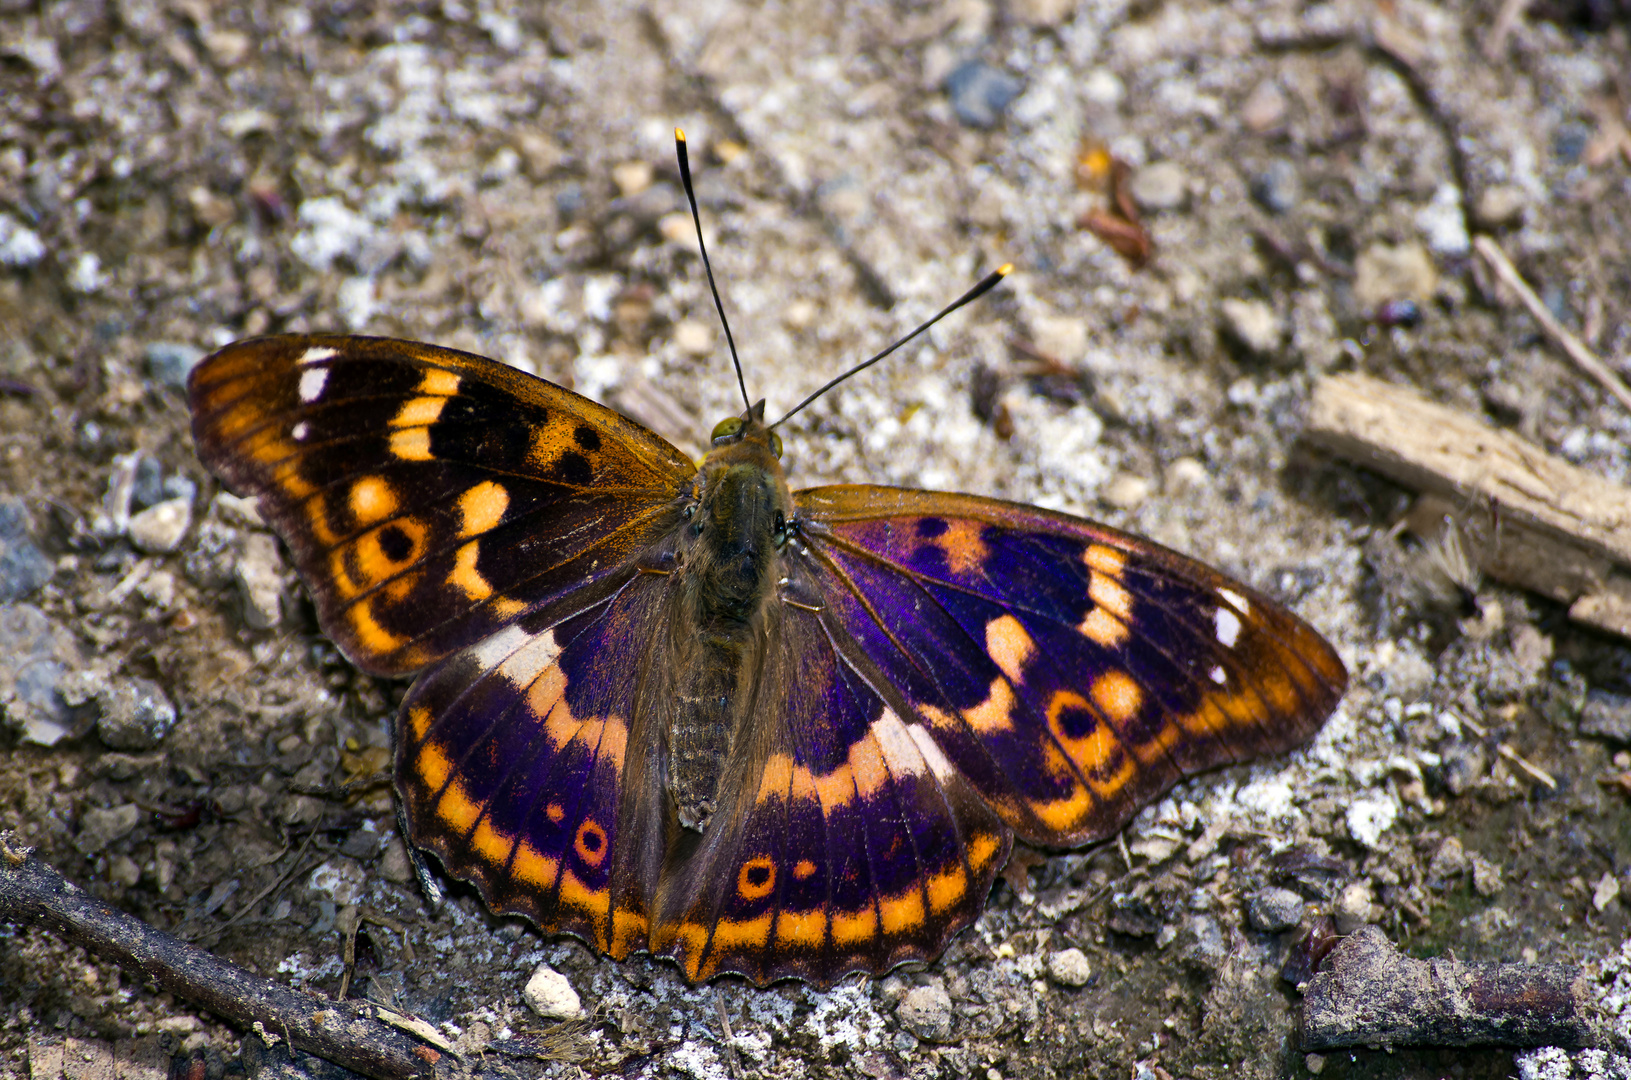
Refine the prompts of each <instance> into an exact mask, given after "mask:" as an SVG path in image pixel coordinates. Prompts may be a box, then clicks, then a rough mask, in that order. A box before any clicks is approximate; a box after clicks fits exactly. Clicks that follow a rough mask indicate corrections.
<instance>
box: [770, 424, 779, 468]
mask: <svg viewBox="0 0 1631 1080" xmlns="http://www.w3.org/2000/svg"><path fill="white" fill-rule="evenodd" d="M770 452H771V453H772V454H775V455H776V460H777V461H780V460H781V459H782V437H781V436H780V435H777V434H776V433H775V432H774V431H772V432H771V433H770Z"/></svg>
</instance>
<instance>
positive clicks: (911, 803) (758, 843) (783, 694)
mask: <svg viewBox="0 0 1631 1080" xmlns="http://www.w3.org/2000/svg"><path fill="white" fill-rule="evenodd" d="M769 629H770V634H769V638H768V640H769V650H770V651H769V654H768V655H767V657H766V660H765V667H764V672H763V675H762V676H761V679H760V683H759V695H760V697H759V701H758V705H757V708H756V709H755V717H756V720H755V723H754V725H753V730H752V731H751V732H749V733H748V735H747V737H748V738H750V739H752V743H751V744H750V745H748V746H746V747H744V748H742V749H743V750H744V752H743V753H741V754H740V755H738V756H737V764H738V766H739V769H738V771H737V773H736V774H735V775H728V776H727V778H726V783H724V784H722V785H721V791H722V793H728V794H729V801H727V802H724V803H723V804H722V805H721V808H720V810H719V812H718V813H717V814H716V815H715V817H714V823H713V824H711V825H710V827H709V833H708V835H706V836H704V837H696V836H694V835H688V836H686V837H684V838H683V841H684V843H683V844H682V845H681V847H680V848H679V849H677V850H676V852H675V853H674V858H673V860H672V861H671V864H670V872H669V873H668V874H667V875H666V877H665V881H664V886H663V889H662V891H661V894H660V896H659V898H658V901H657V905H656V908H655V911H656V917H655V921H654V923H653V928H652V950H653V951H654V952H658V953H662V954H666V955H669V956H672V957H674V958H675V959H677V960H678V961H679V962H680V965H681V966H682V967H683V968H684V970H685V972H686V974H687V975H689V976H690V977H691V978H693V979H702V978H708V977H711V976H713V975H716V974H720V973H722V972H736V973H739V974H743V975H746V976H748V977H749V978H750V979H752V980H753V981H755V982H757V983H760V984H763V983H766V982H769V981H771V980H773V979H777V978H783V977H787V976H797V977H799V978H803V979H808V980H810V981H811V982H814V983H817V984H820V985H828V984H830V983H832V982H833V981H835V980H836V979H838V978H840V977H842V976H843V975H845V974H848V973H849V972H852V971H869V972H874V973H882V972H884V971H887V970H889V969H890V968H892V967H894V966H895V965H897V964H899V963H902V962H904V961H906V960H913V959H926V958H930V957H933V956H936V955H938V954H939V952H940V951H941V950H942V949H943V948H944V947H945V944H946V941H947V939H948V938H949V937H950V936H951V935H952V934H953V933H955V932H956V931H957V930H958V929H959V928H960V927H962V926H964V925H966V924H967V923H968V922H970V921H971V920H972V919H974V917H975V916H977V915H978V914H979V911H980V907H981V905H982V904H983V903H984V901H985V896H986V893H987V891H989V889H990V885H991V880H992V878H993V877H994V875H995V874H996V872H997V871H998V869H1000V868H1001V866H1002V864H1003V863H1004V862H1005V861H1006V858H1007V855H1008V850H1009V845H1010V842H1011V833H1010V832H1009V830H1008V829H1007V828H1005V827H1004V826H1003V824H1002V822H1001V821H1000V820H999V819H998V818H997V816H996V815H995V814H994V813H992V811H991V810H990V809H989V808H988V807H987V806H986V805H985V804H984V803H983V802H982V800H981V799H980V797H979V795H978V794H977V792H975V790H974V789H973V788H972V787H971V786H970V785H969V784H968V783H967V782H966V781H965V780H964V779H963V778H962V777H961V776H960V775H958V773H957V771H956V770H955V769H954V768H953V767H952V766H951V765H950V763H949V762H948V761H947V760H946V759H945V757H944V755H942V754H941V753H940V752H939V750H938V748H937V747H936V745H935V743H934V742H933V740H932V739H926V738H924V737H923V734H922V732H921V728H920V727H918V729H917V730H913V729H914V727H917V725H915V724H914V723H913V722H912V720H911V718H910V717H909V716H908V715H907V714H905V713H902V712H901V711H900V708H901V705H900V699H899V696H898V695H897V694H895V693H894V692H893V691H892V689H891V688H890V687H889V686H887V685H883V684H879V683H878V682H877V681H876V680H875V678H874V677H873V675H874V673H873V672H872V669H871V665H869V664H868V663H867V661H866V659H865V658H864V657H863V656H861V655H859V654H858V653H856V652H855V651H854V648H853V643H852V641H851V640H850V639H849V638H848V637H847V636H844V635H841V636H834V635H833V634H831V633H830V631H829V628H828V626H827V625H825V622H824V618H823V615H822V613H821V612H819V611H815V610H812V609H810V608H807V607H802V606H799V605H797V604H783V605H782V606H781V609H780V612H779V613H773V614H772V616H771V623H770V627H769Z"/></svg>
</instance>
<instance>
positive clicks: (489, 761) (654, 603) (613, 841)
mask: <svg viewBox="0 0 1631 1080" xmlns="http://www.w3.org/2000/svg"><path fill="white" fill-rule="evenodd" d="M648 557H649V559H650V562H651V565H653V566H655V565H658V564H660V563H664V562H667V561H668V560H665V559H664V558H663V557H662V555H661V554H660V553H659V552H649V553H648ZM670 585H671V578H670V577H669V576H668V575H663V574H653V573H641V572H639V571H638V570H635V571H633V572H632V573H625V574H624V575H622V579H621V582H620V585H619V587H618V588H617V589H616V590H615V591H614V592H613V593H612V594H611V595H610V596H609V597H607V598H604V599H600V600H598V601H596V602H595V603H592V604H590V605H588V606H587V607H585V608H584V609H582V610H580V611H576V612H574V613H573V614H571V615H569V616H568V617H566V618H565V619H563V620H561V621H559V622H556V623H554V624H553V625H549V624H547V622H546V620H544V619H542V618H534V617H524V618H522V619H521V620H519V621H518V622H516V623H514V624H512V625H511V626H509V627H506V628H505V629H504V630H502V631H500V632H498V633H497V634H494V635H493V636H492V637H490V638H488V639H487V640H486V641H483V642H481V643H479V644H477V645H475V646H472V647H470V648H468V649H466V650H464V651H463V652H461V653H458V654H456V655H454V656H453V657H450V658H449V659H448V660H447V661H446V662H444V663H442V664H441V665H439V666H438V667H436V668H434V669H433V670H432V671H430V672H429V673H427V674H426V675H425V677H424V678H422V679H420V680H419V682H417V683H415V684H414V687H413V689H412V691H410V693H409V695H408V698H407V700H406V701H405V702H404V703H403V717H404V722H403V730H402V732H401V735H400V737H399V738H398V739H397V748H396V754H397V787H398V790H399V792H400V793H401V795H402V807H403V811H404V813H405V814H406V817H407V820H408V823H409V828H410V831H411V832H412V833H413V835H414V837H415V838H416V840H417V841H418V843H419V844H421V845H422V846H424V847H426V848H429V849H430V850H432V851H434V852H435V853H436V854H437V856H438V857H439V858H440V859H441V860H442V863H443V864H444V865H445V866H446V867H447V868H448V870H449V871H450V872H451V873H452V874H454V875H455V876H456V877H460V878H464V879H465V880H468V881H471V882H474V883H475V884H476V886H477V887H478V888H479V889H480V891H481V894H482V896H483V898H485V899H486V901H487V903H488V905H489V906H490V907H492V908H493V909H494V910H495V911H499V912H512V913H517V914H522V915H526V916H527V917H529V918H530V919H532V920H533V921H534V922H535V923H537V924H538V925H539V926H540V927H542V928H543V929H545V930H551V931H566V932H570V933H574V934H577V935H579V936H580V937H582V938H583V939H584V940H585V941H588V942H591V943H593V944H594V945H595V946H596V947H597V948H598V949H600V950H601V951H603V952H607V953H610V954H611V955H612V956H614V957H618V958H621V957H624V956H627V955H628V954H629V952H630V951H631V950H635V949H643V948H645V945H646V931H647V922H648V918H647V912H648V910H649V905H650V900H651V895H652V893H653V891H654V890H655V887H656V883H657V879H658V875H659V873H660V872H661V865H662V855H663V852H664V839H665V838H664V835H663V826H664V822H665V820H666V818H667V817H668V816H671V815H669V814H668V813H667V812H666V805H665V804H666V798H667V797H666V794H665V792H664V790H663V778H662V775H661V769H660V766H659V759H658V753H657V750H656V747H657V744H658V741H659V740H660V738H661V736H662V733H661V732H660V731H659V730H658V728H659V726H660V724H661V718H662V717H663V716H665V715H666V714H665V713H664V712H663V710H662V708H661V704H660V698H661V695H662V694H663V692H664V690H665V688H666V685H667V683H666V679H665V677H664V673H663V672H662V671H661V670H660V665H661V660H662V659H663V658H664V657H665V655H666V651H667V650H666V646H667V641H668V633H669V630H670V625H671V610H670V608H671V600H672V597H671V591H672V590H671V588H670Z"/></svg>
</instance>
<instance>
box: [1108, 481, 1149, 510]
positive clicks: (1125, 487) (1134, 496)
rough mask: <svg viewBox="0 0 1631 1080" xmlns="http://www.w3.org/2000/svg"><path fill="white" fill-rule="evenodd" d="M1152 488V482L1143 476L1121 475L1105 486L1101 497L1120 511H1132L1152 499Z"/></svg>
mask: <svg viewBox="0 0 1631 1080" xmlns="http://www.w3.org/2000/svg"><path fill="white" fill-rule="evenodd" d="M1150 488H1151V484H1150V482H1149V481H1148V480H1146V479H1144V478H1143V477H1142V476H1134V475H1133V474H1132V473H1120V474H1118V475H1117V476H1116V477H1114V478H1113V479H1112V480H1111V481H1110V482H1109V483H1108V484H1106V485H1104V489H1103V490H1102V491H1100V492H1099V497H1100V498H1102V499H1103V500H1104V501H1105V502H1107V503H1109V504H1110V505H1111V506H1114V507H1116V508H1117V509H1118V510H1132V509H1134V508H1135V507H1137V506H1139V505H1140V504H1142V503H1143V502H1144V500H1145V499H1147V498H1149V497H1150Z"/></svg>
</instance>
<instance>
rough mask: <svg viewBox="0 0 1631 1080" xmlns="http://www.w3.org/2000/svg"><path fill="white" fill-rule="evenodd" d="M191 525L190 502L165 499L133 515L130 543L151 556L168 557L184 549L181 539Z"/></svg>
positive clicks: (191, 506) (191, 503)
mask: <svg viewBox="0 0 1631 1080" xmlns="http://www.w3.org/2000/svg"><path fill="white" fill-rule="evenodd" d="M192 523H193V501H192V500H191V499H189V498H186V497H185V496H182V497H179V498H174V499H166V500H165V501H164V502H161V503H155V504H154V505H152V506H149V507H148V508H147V509H146V510H143V511H142V512H141V513H139V514H133V515H131V518H130V542H131V543H132V544H135V545H136V547H137V548H138V549H140V550H141V551H145V552H147V553H148V554H149V555H166V554H169V553H170V552H172V551H174V550H175V549H176V548H178V547H180V546H181V538H182V537H184V536H186V535H187V527H188V526H190V525H191V524H192Z"/></svg>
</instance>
